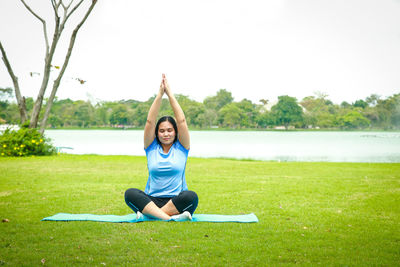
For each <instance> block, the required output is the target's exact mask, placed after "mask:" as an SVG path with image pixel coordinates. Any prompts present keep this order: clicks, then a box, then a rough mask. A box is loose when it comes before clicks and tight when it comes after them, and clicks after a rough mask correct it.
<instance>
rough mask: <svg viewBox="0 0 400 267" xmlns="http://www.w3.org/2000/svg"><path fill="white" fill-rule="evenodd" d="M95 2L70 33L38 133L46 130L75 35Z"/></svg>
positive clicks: (93, 3)
mask: <svg viewBox="0 0 400 267" xmlns="http://www.w3.org/2000/svg"><path fill="white" fill-rule="evenodd" d="M96 2H97V1H95V0H94V1H92V4H91V6H90V7H89V9H88V11H87V12H86V14H85V16H84V18H83V19H82V21H81V22H80V23H79V24H78V25H77V26H76V27H75V29H74V31H73V32H72V35H71V39H70V42H69V47H68V52H67V55H66V56H65V60H64V64H63V66H62V68H61V71H60V73H59V74H58V77H57V79H56V80H55V81H54V83H53V89H52V90H51V94H50V97H49V99H48V101H47V105H46V111H45V113H44V116H43V119H42V121H41V123H40V132H41V133H43V132H44V130H45V128H46V125H47V119H48V118H49V115H50V110H51V107H52V106H53V102H54V98H55V96H56V93H57V90H58V87H59V86H60V82H61V79H62V77H63V75H64V72H65V70H66V68H67V66H68V63H69V59H70V57H71V54H72V49H73V48H74V45H75V39H76V35H77V34H78V31H79V29H80V28H81V27H82V25H83V23H85V21H86V19H87V18H88V17H89V15H90V13H91V12H92V10H93V8H94V6H95V4H96Z"/></svg>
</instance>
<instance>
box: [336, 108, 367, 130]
mask: <svg viewBox="0 0 400 267" xmlns="http://www.w3.org/2000/svg"><path fill="white" fill-rule="evenodd" d="M338 123H339V126H340V128H342V129H357V128H365V127H368V126H369V125H370V121H369V120H368V119H367V118H365V117H364V116H363V115H362V114H361V113H360V112H358V111H355V110H352V111H350V112H349V113H346V114H345V115H342V116H340V117H338Z"/></svg>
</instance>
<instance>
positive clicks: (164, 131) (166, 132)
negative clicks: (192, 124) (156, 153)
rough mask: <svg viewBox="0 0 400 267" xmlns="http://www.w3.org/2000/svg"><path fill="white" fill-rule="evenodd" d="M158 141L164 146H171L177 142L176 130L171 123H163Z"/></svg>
mask: <svg viewBox="0 0 400 267" xmlns="http://www.w3.org/2000/svg"><path fill="white" fill-rule="evenodd" d="M157 134H158V140H160V142H161V144H163V145H170V144H172V143H173V142H174V140H175V136H176V133H175V129H174V127H173V126H172V124H171V123H170V122H169V121H163V122H162V123H160V125H159V127H158V133H157Z"/></svg>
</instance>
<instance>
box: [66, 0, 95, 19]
mask: <svg viewBox="0 0 400 267" xmlns="http://www.w3.org/2000/svg"><path fill="white" fill-rule="evenodd" d="M93 2H94V4H93ZM93 2H92V5H91V6H90V7H89V10H90V8H92V9H93V7H92V6H94V5H95V4H96V1H93ZM82 3H83V0H81V1H79V3H78V4H76V6H74V8H72V10H71V12H69V14H68V15H67V19H68V18H69V17H70V16H71V15H72V13H74V12H75V10H77V9H78V7H79V6H80V5H81V4H82ZM71 4H72V1H71ZM90 11H91V10H90ZM86 14H87V13H86ZM89 14H90V12H89ZM87 16H89V15H88V14H87ZM87 16H86V17H87ZM85 20H86V19H85ZM82 24H83V23H82Z"/></svg>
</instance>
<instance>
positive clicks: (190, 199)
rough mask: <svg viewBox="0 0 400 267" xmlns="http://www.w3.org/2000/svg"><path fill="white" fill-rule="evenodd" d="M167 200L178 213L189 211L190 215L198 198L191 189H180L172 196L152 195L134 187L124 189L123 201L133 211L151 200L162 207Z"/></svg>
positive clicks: (140, 209)
mask: <svg viewBox="0 0 400 267" xmlns="http://www.w3.org/2000/svg"><path fill="white" fill-rule="evenodd" d="M169 200H172V203H173V204H174V205H175V207H176V209H177V210H178V211H179V213H182V212H184V211H189V212H190V214H192V215H193V213H194V211H195V210H196V208H197V204H198V203H199V198H198V196H197V194H196V193H195V192H193V191H182V192H180V193H179V195H177V196H174V197H172V198H171V197H166V198H164V197H152V196H149V195H147V194H146V193H145V192H143V191H142V190H139V189H136V188H129V189H128V190H126V191H125V202H126V204H127V205H128V206H129V207H130V208H131V209H132V210H133V211H134V212H135V213H136V212H138V211H140V212H142V211H143V209H144V207H145V206H146V205H147V204H149V203H150V202H151V201H153V202H154V204H156V205H157V207H159V208H162V207H163V206H164V205H165V204H167V202H168V201H169Z"/></svg>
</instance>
